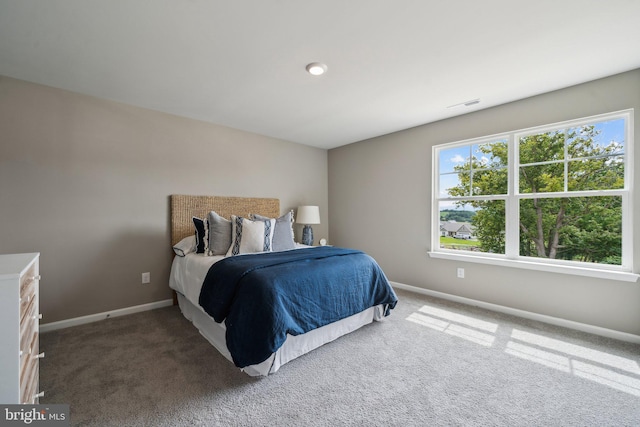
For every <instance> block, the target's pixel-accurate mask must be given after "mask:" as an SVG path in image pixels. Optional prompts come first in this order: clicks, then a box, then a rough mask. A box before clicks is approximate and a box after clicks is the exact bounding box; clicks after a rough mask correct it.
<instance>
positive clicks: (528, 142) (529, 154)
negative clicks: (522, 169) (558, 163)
mask: <svg viewBox="0 0 640 427" xmlns="http://www.w3.org/2000/svg"><path fill="white" fill-rule="evenodd" d="M564 139H565V133H564V130H557V131H553V132H545V133H538V134H535V135H528V136H524V137H522V138H520V144H519V149H520V157H519V160H520V164H521V165H527V164H531V163H540V162H549V161H552V160H563V159H564Z"/></svg>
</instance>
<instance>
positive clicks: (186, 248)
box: [173, 235, 196, 256]
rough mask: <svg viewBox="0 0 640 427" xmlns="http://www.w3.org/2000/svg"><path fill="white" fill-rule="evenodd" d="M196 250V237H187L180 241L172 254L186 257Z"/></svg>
mask: <svg viewBox="0 0 640 427" xmlns="http://www.w3.org/2000/svg"><path fill="white" fill-rule="evenodd" d="M195 249H196V236H195V235H191V236H187V237H185V238H184V239H182V240H180V241H179V242H178V243H176V244H175V246H174V247H173V252H175V254H176V255H178V256H186V255H187V254H190V253H191V252H193V251H194V250H195Z"/></svg>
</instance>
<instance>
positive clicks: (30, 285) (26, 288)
mask: <svg viewBox="0 0 640 427" xmlns="http://www.w3.org/2000/svg"><path fill="white" fill-rule="evenodd" d="M38 280H40V276H38V275H36V274H35V267H33V266H32V267H31V268H29V270H28V271H27V273H26V274H24V275H23V276H22V277H21V278H20V317H21V318H22V317H24V315H25V313H26V311H27V310H28V308H29V306H30V305H31V304H32V301H33V299H34V298H35V296H36V292H37V287H36V284H37V282H38Z"/></svg>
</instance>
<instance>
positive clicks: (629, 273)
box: [428, 109, 640, 282]
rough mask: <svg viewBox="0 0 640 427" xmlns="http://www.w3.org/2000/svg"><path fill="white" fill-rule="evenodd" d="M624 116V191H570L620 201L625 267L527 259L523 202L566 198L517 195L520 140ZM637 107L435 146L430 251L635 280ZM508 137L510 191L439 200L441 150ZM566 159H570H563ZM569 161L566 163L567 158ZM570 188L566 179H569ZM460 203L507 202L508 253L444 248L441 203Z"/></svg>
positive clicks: (471, 259) (431, 253) (443, 255)
mask: <svg viewBox="0 0 640 427" xmlns="http://www.w3.org/2000/svg"><path fill="white" fill-rule="evenodd" d="M620 118H624V119H625V121H626V128H625V147H624V159H625V172H624V173H625V177H624V188H622V189H611V190H591V191H571V192H570V194H571V196H572V197H580V196H585V195H589V196H594V195H595V196H599V195H602V196H620V197H622V212H623V216H622V264H621V265H619V266H618V265H608V264H597V263H583V262H577V261H566V260H557V259H548V258H538V257H525V256H521V255H520V253H519V217H520V212H519V210H520V200H522V199H527V198H534V197H544V198H550V197H563V196H566V193H565V192H558V193H520V192H519V175H520V174H519V162H517V161H516V159H519V144H518V143H517V141H519V140H520V137H522V136H526V135H531V134H537V133H544V132H549V131H554V130H559V129H566V128H573V127H579V126H583V125H589V124H594V123H597V122H604V121H609V120H614V119H620ZM633 129H634V127H633V109H628V110H622V111H617V112H612V113H606V114H599V115H596V116H590V117H585V118H581V119H575V120H569V121H565V122H558V123H553V124H550V125H543V126H536V127H531V128H527V129H518V130H515V131H511V132H506V133H500V134H495V135H490V136H485V137H480V138H473V139H467V140H463V141H457V142H452V143H447V144H439V145H435V146H433V147H432V191H431V194H432V198H431V203H432V205H431V206H432V213H431V230H432V233H431V250H430V251H429V252H428V253H429V256H430V257H432V258H443V259H450V260H456V261H466V262H477V263H483V264H493V265H501V266H508V267H517V268H526V269H535V270H539V271H548V272H556V273H566V274H574V275H580V276H588V277H597V278H603V279H613V280H622V281H630V282H635V281H637V280H638V278H640V275H639V274H636V273H635V270H634V265H633V212H632V209H633V166H634V164H633V163H634V162H633V159H634V157H633V148H634V147H633V145H634V140H633ZM503 139H505V140H506V141H507V144H508V146H509V154H508V156H509V159H508V160H509V165H508V191H507V194H504V195H491V196H464V197H440V196H439V191H440V170H439V161H440V152H441V151H442V150H448V149H451V148H455V147H462V146H469V145H474V144H482V143H488V142H496V141H498V140H503ZM565 157H566V156H565ZM565 161H566V160H565ZM565 190H566V180H565ZM456 200H504V202H505V215H506V218H505V232H506V236H505V237H506V238H505V254H504V255H503V254H490V253H478V252H466V251H459V250H452V249H445V248H440V212H439V206H440V202H443V201H456Z"/></svg>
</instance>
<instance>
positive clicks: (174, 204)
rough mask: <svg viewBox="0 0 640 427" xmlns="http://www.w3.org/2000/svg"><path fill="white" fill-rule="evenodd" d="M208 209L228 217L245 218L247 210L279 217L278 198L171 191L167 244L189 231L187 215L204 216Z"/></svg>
mask: <svg viewBox="0 0 640 427" xmlns="http://www.w3.org/2000/svg"><path fill="white" fill-rule="evenodd" d="M210 211H216V212H217V213H218V215H220V216H222V217H224V218H230V217H231V215H237V216H244V217H247V216H248V215H249V214H250V213H253V214H258V215H263V216H268V217H271V218H277V217H279V216H280V200H279V199H267V198H253V197H221V196H187V195H180V194H172V195H171V245H175V244H176V243H178V242H179V241H180V240H182V239H184V238H185V237H187V236H190V235H192V234H193V221H192V219H191V218H193V217H194V216H197V217H199V218H206V216H207V215H208V214H209V212H210Z"/></svg>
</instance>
